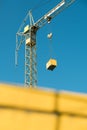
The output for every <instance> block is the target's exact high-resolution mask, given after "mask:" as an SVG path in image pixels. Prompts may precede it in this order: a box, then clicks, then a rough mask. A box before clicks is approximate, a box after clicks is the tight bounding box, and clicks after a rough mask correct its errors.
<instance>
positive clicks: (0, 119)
mask: <svg viewBox="0 0 87 130" xmlns="http://www.w3.org/2000/svg"><path fill="white" fill-rule="evenodd" d="M25 129H26V130H87V95H82V94H78V93H76V94H75V93H70V92H57V93H56V92H53V91H46V90H42V89H40V88H22V87H18V86H14V85H7V84H0V130H25Z"/></svg>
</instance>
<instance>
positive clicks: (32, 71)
mask: <svg viewBox="0 0 87 130" xmlns="http://www.w3.org/2000/svg"><path fill="white" fill-rule="evenodd" d="M74 1H75V0H61V2H60V3H58V4H57V5H56V6H55V7H54V8H52V9H51V10H50V11H49V12H47V13H46V14H45V15H44V16H42V17H41V18H40V19H39V20H37V21H36V22H34V19H33V16H32V13H31V11H29V12H28V14H27V15H26V17H25V19H24V21H23V23H22V24H21V26H20V27H19V30H18V32H17V33H16V50H15V52H16V57H15V62H16V64H17V57H18V51H19V49H20V47H21V45H22V44H23V43H24V42H25V86H27V87H30V86H33V87H35V86H36V85H37V68H36V65H37V62H36V32H37V30H38V29H40V28H41V27H42V26H44V25H45V24H46V23H48V22H50V21H51V20H52V19H53V18H54V17H55V16H56V15H58V14H59V13H60V12H62V11H63V10H64V9H65V8H67V7H68V6H70V5H71V4H72V3H73V2H74ZM27 20H30V24H29V21H28V24H29V25H28V26H27V31H26V29H25V31H24V26H26V22H27Z"/></svg>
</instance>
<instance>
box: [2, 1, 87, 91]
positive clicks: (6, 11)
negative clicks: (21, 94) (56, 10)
mask: <svg viewBox="0 0 87 130" xmlns="http://www.w3.org/2000/svg"><path fill="white" fill-rule="evenodd" d="M45 1H48V0H44V1H43V0H42V1H41V0H35V1H32V0H17V1H16V0H0V82H6V83H15V84H24V45H23V46H22V47H21V49H20V51H19V60H18V61H19V66H18V67H16V66H15V45H16V38H15V37H16V32H17V31H18V28H19V26H20V24H21V23H22V21H23V19H24V17H25V16H26V14H27V12H28V10H30V9H32V8H33V7H35V6H36V5H38V4H39V6H37V7H38V8H35V10H34V11H33V16H34V18H35V21H36V20H37V19H39V18H40V17H41V16H43V15H44V13H46V12H47V11H48V10H49V9H50V8H51V7H52V6H53V7H54V5H56V4H57V2H58V0H50V2H49V3H47V4H44V2H45ZM42 4H43V6H41V5H42ZM50 31H51V32H52V33H53V39H52V56H53V58H56V60H57V62H58V66H57V68H56V69H55V70H54V71H53V72H50V71H47V70H46V67H45V65H46V63H47V61H48V60H49V58H50V57H49V54H50V49H49V40H48V39H47V34H48V33H49V32H50ZM37 65H38V66H37V69H38V86H42V87H47V88H53V89H56V90H70V91H76V92H84V93H87V1H86V0H76V2H75V3H74V4H73V5H72V6H70V7H69V8H67V9H66V10H64V11H63V12H62V13H60V14H59V15H57V16H56V17H55V18H54V19H53V20H52V22H51V24H50V25H46V26H44V27H43V28H41V29H40V30H39V31H38V33H37Z"/></svg>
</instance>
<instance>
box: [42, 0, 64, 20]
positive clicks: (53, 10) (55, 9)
mask: <svg viewBox="0 0 87 130" xmlns="http://www.w3.org/2000/svg"><path fill="white" fill-rule="evenodd" d="M64 4H65V0H62V1H61V2H60V3H59V4H58V5H57V6H56V7H54V8H53V9H52V10H51V11H49V12H48V13H47V14H46V15H45V16H44V19H47V18H48V17H49V16H51V14H53V13H54V12H55V11H57V10H58V9H59V8H60V7H61V6H63V5H64Z"/></svg>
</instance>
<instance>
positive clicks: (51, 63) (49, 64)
mask: <svg viewBox="0 0 87 130" xmlns="http://www.w3.org/2000/svg"><path fill="white" fill-rule="evenodd" d="M56 66H57V61H56V60H55V59H50V60H49V61H48V62H47V64H46V69H48V70H51V71H52V70H53V69H54V68H55V67H56Z"/></svg>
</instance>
